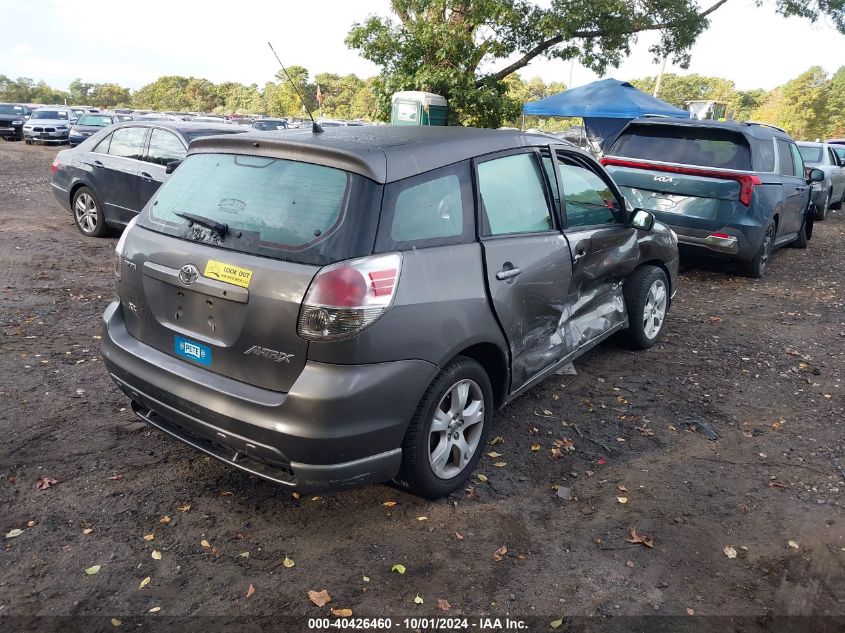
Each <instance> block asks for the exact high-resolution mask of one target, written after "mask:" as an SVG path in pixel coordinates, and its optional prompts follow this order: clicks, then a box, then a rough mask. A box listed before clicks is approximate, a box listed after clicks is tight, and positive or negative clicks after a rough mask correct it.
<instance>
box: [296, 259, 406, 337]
mask: <svg viewBox="0 0 845 633" xmlns="http://www.w3.org/2000/svg"><path fill="white" fill-rule="evenodd" d="M401 270H402V256H401V255H400V254H399V253H388V254H386V255H374V256H372V257H362V258H361V259H353V260H349V261H345V262H340V263H338V264H333V265H331V266H326V267H325V268H323V269H321V270H320V272H318V273H317V276H316V277H314V280H313V281H312V282H311V287H310V288H309V289H308V292H307V293H306V295H305V300H304V301H303V302H302V310H301V311H300V313H299V323H298V324H297V332H298V333H299V335H300V336H301V337H302V338H304V339H308V340H309V341H342V340H345V339H348V338H352V337H353V336H355V335H357V334H359V333H360V332H361V331H362V330H364V329H365V328H367V327H369V326H370V325H372V324H373V323H375V321H376V320H378V318H379V317H380V316H381V315H382V314H384V313H385V312H386V311H387V309H388V308H389V307H390V306H391V304H392V303H393V297H394V296H395V294H396V288H397V286H398V283H399V273H400V272H401Z"/></svg>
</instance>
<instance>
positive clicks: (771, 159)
mask: <svg viewBox="0 0 845 633" xmlns="http://www.w3.org/2000/svg"><path fill="white" fill-rule="evenodd" d="M755 148H756V149H755V150H754V171H766V172H773V171H774V170H775V144H774V143H773V142H772V139H770V138H768V139H759V140H758V141H757V143H756V145H755Z"/></svg>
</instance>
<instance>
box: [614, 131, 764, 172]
mask: <svg viewBox="0 0 845 633" xmlns="http://www.w3.org/2000/svg"><path fill="white" fill-rule="evenodd" d="M608 154H612V155H614V156H625V157H627V158H641V159H644V160H652V161H659V162H663V163H677V164H681V165H696V166H699V167H713V168H716V169H736V170H744V171H749V170H751V149H750V147H749V144H748V140H747V139H746V138H745V136H744V135H743V134H740V133H739V132H734V131H733V130H728V129H724V128H719V127H705V126H701V127H696V126H691V125H637V124H634V125H630V126H628V128H626V130H625V131H624V132H623V133H622V135H621V136H620V137H619V138H618V139H617V140H616V142H615V143H614V144H613V146H612V147H611V149H610V151H609V152H608Z"/></svg>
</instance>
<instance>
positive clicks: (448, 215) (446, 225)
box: [379, 162, 474, 250]
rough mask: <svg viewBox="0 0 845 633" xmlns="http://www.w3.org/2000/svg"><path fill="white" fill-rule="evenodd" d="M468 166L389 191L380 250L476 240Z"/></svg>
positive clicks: (443, 170) (410, 180) (452, 167)
mask: <svg viewBox="0 0 845 633" xmlns="http://www.w3.org/2000/svg"><path fill="white" fill-rule="evenodd" d="M471 183H472V180H471V177H470V167H469V163H468V162H463V163H459V164H457V165H450V166H449V167H443V168H441V169H436V170H434V171H431V172H428V173H425V174H421V175H419V176H414V177H413V178H406V179H404V180H400V181H398V182H394V183H391V184H390V185H388V186H387V187H386V189H385V194H384V204H383V205H382V219H381V223H382V227H383V228H381V229H380V230H379V250H397V249H398V250H402V249H407V248H417V247H423V246H438V245H442V244H454V243H457V242H461V241H469V240H472V239H474V231H473V227H474V222H473V213H472V209H473V203H472V184H471Z"/></svg>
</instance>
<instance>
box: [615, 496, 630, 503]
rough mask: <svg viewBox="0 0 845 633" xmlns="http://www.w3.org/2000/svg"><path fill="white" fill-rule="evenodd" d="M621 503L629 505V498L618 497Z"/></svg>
mask: <svg viewBox="0 0 845 633" xmlns="http://www.w3.org/2000/svg"><path fill="white" fill-rule="evenodd" d="M616 500H617V501H618V502H619V503H628V497H616Z"/></svg>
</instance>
